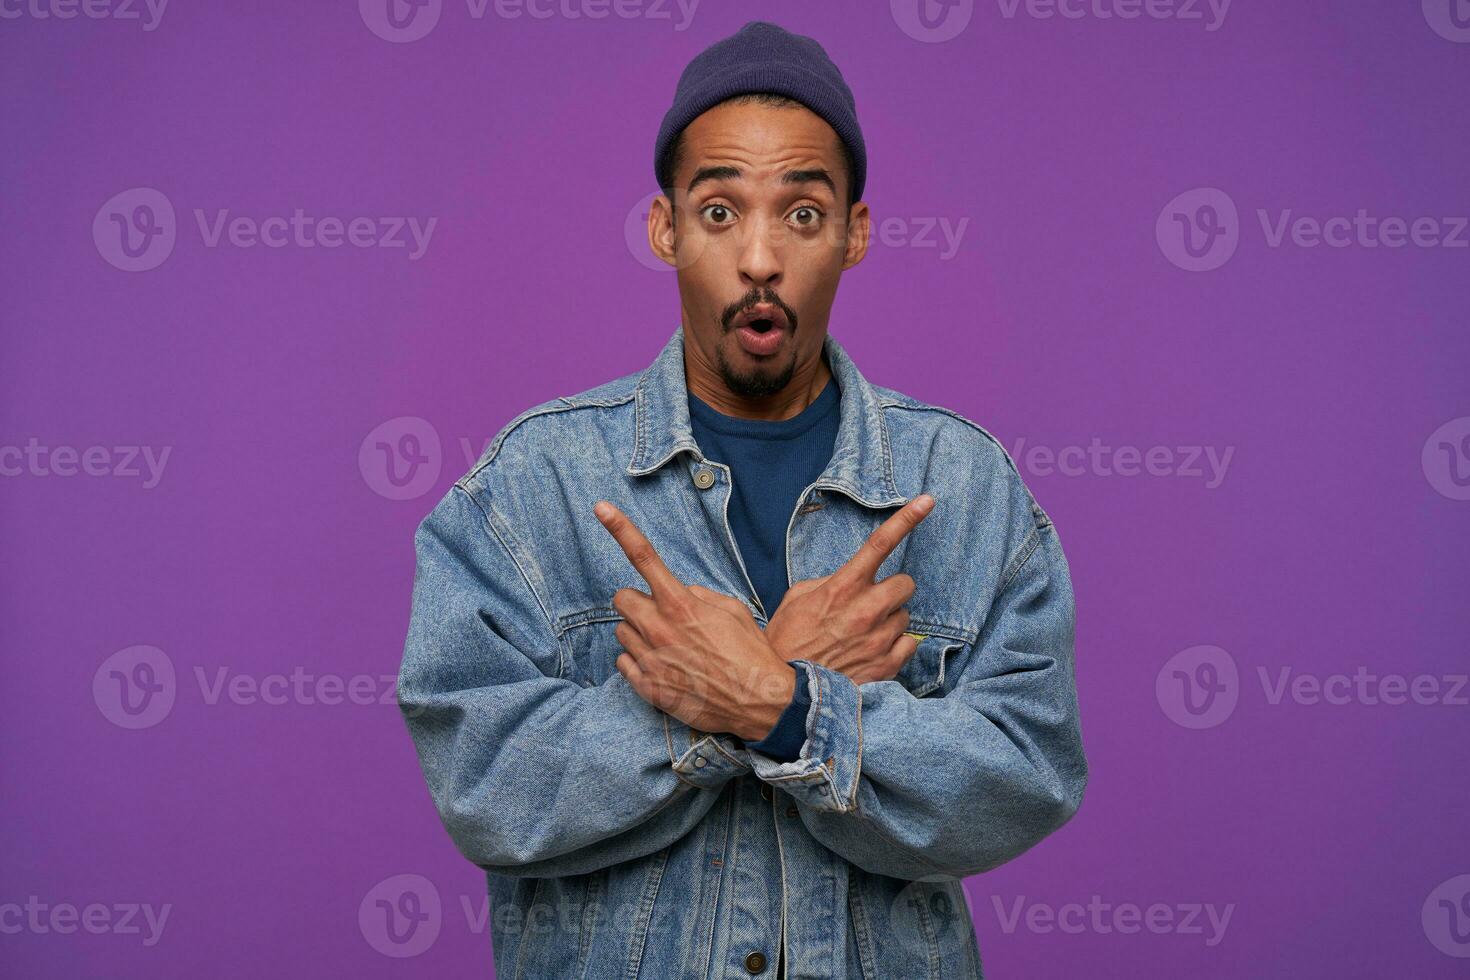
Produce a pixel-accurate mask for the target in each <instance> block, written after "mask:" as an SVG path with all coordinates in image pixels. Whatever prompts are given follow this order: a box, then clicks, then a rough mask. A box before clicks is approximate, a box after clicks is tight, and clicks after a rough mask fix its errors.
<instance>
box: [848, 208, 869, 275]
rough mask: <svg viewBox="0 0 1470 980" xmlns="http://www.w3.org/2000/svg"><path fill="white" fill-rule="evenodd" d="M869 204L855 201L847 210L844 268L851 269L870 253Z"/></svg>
mask: <svg viewBox="0 0 1470 980" xmlns="http://www.w3.org/2000/svg"><path fill="white" fill-rule="evenodd" d="M868 234H869V215H868V206H867V205H866V204H864V203H863V202H862V201H854V202H853V205H852V207H851V208H850V209H849V210H848V212H847V247H846V250H845V251H844V252H843V255H842V268H843V269H851V268H852V267H853V266H855V265H857V264H858V263H859V262H861V261H862V260H863V256H865V255H867V254H868Z"/></svg>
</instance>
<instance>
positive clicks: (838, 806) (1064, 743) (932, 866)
mask: <svg viewBox="0 0 1470 980" xmlns="http://www.w3.org/2000/svg"><path fill="white" fill-rule="evenodd" d="M1075 619H1076V614H1075V609H1074V600H1073V594H1072V585H1071V578H1070V574H1069V571H1068V567H1067V561H1066V558H1065V556H1064V554H1063V552H1062V549H1061V545H1060V543H1059V542H1058V541H1057V536H1056V532H1055V530H1054V528H1053V527H1052V525H1051V523H1050V521H1047V522H1046V523H1045V524H1044V525H1040V526H1036V527H1035V528H1033V529H1032V530H1031V532H1030V533H1029V535H1027V537H1026V538H1025V539H1024V541H1023V543H1022V544H1021V546H1020V547H1019V548H1018V549H1017V551H1016V554H1015V555H1014V556H1013V557H1012V558H1011V560H1010V561H1009V562H1008V563H1007V569H1006V573H1005V575H1003V576H1002V580H1001V582H1000V584H999V585H998V586H997V598H996V600H995V602H994V604H993V606H992V608H991V610H990V612H989V614H988V615H987V617H986V619H985V622H984V624H983V626H982V629H981V631H980V634H979V636H978V638H977V640H976V644H975V649H974V651H973V656H971V657H970V658H969V660H968V662H967V664H966V665H965V668H964V670H963V672H962V673H961V675H960V677H959V678H958V679H957V682H956V684H955V686H954V688H953V689H952V690H951V691H950V692H949V693H948V694H947V695H945V696H943V697H926V698H916V697H914V696H913V695H912V694H911V693H909V691H908V690H907V689H906V688H904V687H903V685H901V684H900V683H898V682H897V681H875V682H870V683H867V684H863V685H857V684H854V683H853V682H852V680H850V679H849V678H848V677H846V676H845V675H843V674H841V673H838V672H836V671H833V670H829V669H828V668H826V667H822V666H818V665H815V664H812V663H810V662H807V661H797V662H798V663H801V664H803V665H804V667H805V669H806V671H807V675H808V679H809V683H810V685H811V691H812V707H811V710H810V711H809V712H808V715H807V726H806V739H807V740H806V743H805V744H804V745H803V747H802V754H801V757H800V758H799V759H798V760H797V761H795V762H791V763H781V762H779V761H777V760H774V759H771V758H769V757H767V756H763V755H761V754H760V753H758V752H755V751H751V752H750V753H749V758H750V760H751V764H752V768H753V769H754V771H755V773H756V775H758V776H759V777H760V778H761V779H763V780H766V781H767V782H770V783H773V784H775V785H777V786H779V787H780V788H782V789H783V790H785V791H786V792H787V793H789V794H791V795H792V796H793V797H794V798H795V801H796V803H797V806H798V810H799V813H800V815H801V818H802V821H803V823H804V824H805V825H806V827H807V828H808V829H809V830H810V831H811V833H812V835H813V836H814V837H816V839H817V840H819V841H821V842H822V843H823V844H824V845H825V846H826V847H827V848H828V849H830V850H832V851H833V852H835V853H837V854H838V855H840V856H841V857H843V858H845V859H847V860H848V861H851V862H852V863H853V864H856V865H857V866H858V867H860V868H862V869H863V870H865V871H869V872H872V873H874V874H881V875H887V876H890V877H895V878H904V879H910V880H926V881H943V880H951V879H959V878H964V877H966V876H968V875H973V874H978V873H980V872H982V871H986V870H989V869H990V868H993V867H996V866H997V865H1000V864H1002V863H1004V862H1006V861H1009V860H1010V859H1012V858H1014V857H1016V856H1017V855H1019V854H1021V853H1022V852H1023V851H1025V850H1026V849H1028V848H1029V847H1031V846H1032V845H1034V844H1036V843H1037V842H1038V841H1040V840H1041V839H1042V838H1044V837H1046V836H1047V835H1048V834H1050V833H1051V832H1052V831H1054V830H1056V829H1057V828H1059V827H1060V826H1062V824H1064V823H1066V822H1067V821H1068V820H1069V819H1070V818H1071V817H1072V815H1073V814H1074V813H1075V812H1076V811H1077V809H1078V807H1079V806H1080V805H1081V802H1082V795H1083V790H1084V788H1085V786H1086V783H1087V760H1086V758H1085V756H1084V755H1083V751H1082V739H1081V730H1080V726H1079V723H1078V711H1077V693H1076V687H1075V683H1074V680H1073V636H1074V632H1075V629H1074V627H1075Z"/></svg>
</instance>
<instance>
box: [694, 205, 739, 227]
mask: <svg viewBox="0 0 1470 980" xmlns="http://www.w3.org/2000/svg"><path fill="white" fill-rule="evenodd" d="M699 213H700V214H701V215H703V216H704V220H705V221H707V222H709V223H710V224H712V225H716V226H719V225H728V224H733V223H734V221H735V212H734V211H733V210H731V208H730V206H729V205H728V204H722V203H720V202H718V201H713V202H711V203H709V204H706V205H705V206H704V207H702V208H700V209H699Z"/></svg>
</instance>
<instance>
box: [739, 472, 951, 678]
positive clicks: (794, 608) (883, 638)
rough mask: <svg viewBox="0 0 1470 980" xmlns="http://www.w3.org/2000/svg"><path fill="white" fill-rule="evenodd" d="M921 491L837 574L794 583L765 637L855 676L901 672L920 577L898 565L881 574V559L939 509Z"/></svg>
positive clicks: (909, 650)
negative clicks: (916, 581)
mask: <svg viewBox="0 0 1470 980" xmlns="http://www.w3.org/2000/svg"><path fill="white" fill-rule="evenodd" d="M933 507H934V498H933V497H931V496H929V494H927V493H925V494H920V495H919V496H917V497H915V498H914V499H913V500H911V501H909V502H908V503H907V504H905V505H904V506H903V507H902V508H901V509H900V510H899V511H898V512H897V513H895V514H894V515H893V516H892V517H890V518H888V520H886V521H884V522H883V523H882V524H881V525H879V526H878V528H877V529H876V530H874V531H873V533H872V534H871V535H869V537H868V540H867V541H866V542H865V543H864V544H863V546H862V547H861V548H859V549H858V552H857V554H855V555H853V556H852V558H851V559H849V560H848V562H847V564H845V565H843V566H842V567H841V568H839V569H837V571H835V572H833V573H832V574H831V575H824V576H822V577H821V578H813V579H802V580H801V581H799V582H794V583H792V584H791V586H790V588H788V589H787V590H786V595H785V596H784V597H783V598H782V599H781V605H780V607H779V608H778V609H777V610H776V613H775V615H773V616H772V617H771V621H770V622H769V623H768V624H767V626H766V640H767V641H768V642H769V643H770V644H771V646H772V647H774V648H775V650H776V652H777V653H778V654H780V655H781V657H782V658H783V659H785V660H788V661H790V660H810V661H811V662H812V663H816V664H821V665H822V666H824V667H827V668H830V669H832V670H836V671H838V672H840V673H843V674H846V675H847V676H848V677H850V678H852V680H853V681H854V682H855V683H858V684H864V683H867V682H868V681H886V680H890V679H892V678H893V677H895V676H897V675H898V672H899V671H900V670H901V669H903V665H904V664H906V663H907V662H908V660H909V658H910V657H912V656H913V655H914V651H915V650H917V649H918V645H919V644H918V641H917V640H916V639H914V638H913V637H912V636H909V635H908V634H906V633H905V632H904V630H906V629H908V624H909V614H908V610H907V609H904V608H902V607H903V604H904V603H905V602H908V601H909V599H910V597H912V596H913V594H914V580H913V578H911V577H910V576H908V575H906V574H904V573H903V572H899V573H897V574H895V575H890V576H888V577H887V578H885V579H884V580H883V581H881V582H875V581H874V576H876V575H877V574H878V567H879V566H880V565H882V564H883V561H884V559H886V558H887V557H888V556H889V555H890V554H892V553H893V549H894V548H896V547H898V543H899V542H900V541H902V540H903V539H904V538H905V537H907V535H908V533H909V532H910V531H912V530H913V529H914V528H916V527H918V526H919V522H920V521H922V520H923V519H924V518H925V517H927V516H928V515H929V513H930V512H931V511H932V510H933Z"/></svg>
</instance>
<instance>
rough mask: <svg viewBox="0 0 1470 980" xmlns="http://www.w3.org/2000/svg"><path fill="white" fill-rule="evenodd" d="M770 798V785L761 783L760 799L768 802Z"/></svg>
mask: <svg viewBox="0 0 1470 980" xmlns="http://www.w3.org/2000/svg"><path fill="white" fill-rule="evenodd" d="M770 798H771V784H770V783H761V799H763V800H769V799H770Z"/></svg>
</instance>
